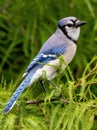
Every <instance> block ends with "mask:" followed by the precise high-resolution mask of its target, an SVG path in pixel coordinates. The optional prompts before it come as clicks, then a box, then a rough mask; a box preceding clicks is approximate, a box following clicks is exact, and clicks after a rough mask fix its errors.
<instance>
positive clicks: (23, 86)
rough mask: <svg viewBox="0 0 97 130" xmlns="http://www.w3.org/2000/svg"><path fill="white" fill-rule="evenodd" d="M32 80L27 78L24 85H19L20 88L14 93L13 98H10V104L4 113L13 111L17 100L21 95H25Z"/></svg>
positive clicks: (23, 82)
mask: <svg viewBox="0 0 97 130" xmlns="http://www.w3.org/2000/svg"><path fill="white" fill-rule="evenodd" d="M30 80H31V79H30V78H29V77H26V78H25V79H24V80H23V81H22V83H21V84H20V85H19V87H18V88H17V89H16V91H15V92H14V93H13V95H12V97H11V98H10V100H9V102H8V103H7V105H6V107H5V109H4V113H7V112H8V111H10V110H11V109H12V107H13V106H14V104H15V102H16V101H17V99H18V98H19V97H20V95H21V94H22V93H23V91H24V90H25V89H26V88H27V86H28V85H29V82H30Z"/></svg>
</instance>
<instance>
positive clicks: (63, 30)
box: [58, 25, 76, 43]
mask: <svg viewBox="0 0 97 130" xmlns="http://www.w3.org/2000/svg"><path fill="white" fill-rule="evenodd" d="M58 27H59V28H60V29H61V31H62V32H63V33H64V34H65V35H66V36H67V37H68V38H69V39H70V40H72V41H73V42H74V43H76V41H75V40H73V39H72V38H71V37H69V36H68V34H67V31H66V29H65V25H64V26H62V27H61V26H60V25H58Z"/></svg>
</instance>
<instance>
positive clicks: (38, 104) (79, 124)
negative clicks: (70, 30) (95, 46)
mask: <svg viewBox="0 0 97 130" xmlns="http://www.w3.org/2000/svg"><path fill="white" fill-rule="evenodd" d="M61 60H62V59H61ZM96 62H97V56H95V57H93V59H92V60H91V62H90V63H88V64H87V66H86V68H85V70H84V71H83V73H82V77H81V78H80V79H77V80H76V79H74V76H73V74H72V71H71V69H70V68H69V66H67V69H66V71H63V72H61V70H60V75H59V76H58V77H57V78H56V79H55V83H56V88H54V86H52V84H50V85H49V86H48V90H47V93H45V92H44V91H43V90H42V91H41V92H40V93H38V95H37V96H34V95H33V94H34V92H35V90H34V89H35V88H33V87H30V88H29V89H28V90H27V91H26V92H25V93H24V94H22V96H21V97H20V99H19V101H17V103H16V105H15V106H14V108H13V109H12V110H11V111H10V112H9V113H8V114H5V115H4V114H0V120H1V121H0V129H2V130H6V129H8V130H10V129H11V130H15V129H18V130H20V129H21V130H26V129H28V130H35V129H38V130H84V129H85V130H90V129H93V130H95V129H94V127H93V126H95V122H94V120H95V121H96V116H97V98H96V96H97V93H94V92H93V91H92V89H91V88H92V87H94V86H95V84H97V64H96ZM61 63H63V61H62V62H61ZM64 64H65V63H64ZM65 77H66V79H65ZM63 79H64V81H63ZM36 84H37V83H35V85H36ZM12 86H13V82H11V83H10V84H9V87H8V88H9V89H8V90H7V89H6V88H7V84H6V81H4V79H3V78H2V82H1V87H0V88H1V91H0V92H1V94H0V104H1V108H0V113H2V112H3V108H4V106H5V103H4V102H5V100H6V101H7V100H8V99H9V97H10V94H11V93H12V89H11V88H12ZM39 87H40V86H39ZM7 95H8V96H7ZM35 98H36V99H35ZM29 99H31V101H26V100H29ZM95 128H97V127H95Z"/></svg>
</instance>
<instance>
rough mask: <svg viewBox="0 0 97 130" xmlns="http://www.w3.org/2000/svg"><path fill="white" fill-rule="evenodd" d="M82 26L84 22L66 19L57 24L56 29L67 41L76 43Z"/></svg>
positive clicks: (71, 18) (70, 18)
mask: <svg viewBox="0 0 97 130" xmlns="http://www.w3.org/2000/svg"><path fill="white" fill-rule="evenodd" d="M84 24H86V22H85V21H80V20H78V19H77V18H76V17H67V18H63V19H61V20H60V21H59V22H58V27H59V29H61V31H62V32H63V33H64V34H65V35H66V36H67V37H68V38H69V39H71V40H73V41H75V42H76V41H77V40H78V38H79V34H80V26H82V25H84Z"/></svg>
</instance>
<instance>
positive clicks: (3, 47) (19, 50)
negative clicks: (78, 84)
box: [0, 0, 97, 82]
mask: <svg viewBox="0 0 97 130" xmlns="http://www.w3.org/2000/svg"><path fill="white" fill-rule="evenodd" d="M68 16H75V17H77V18H79V19H80V20H84V21H87V25H85V26H83V27H82V28H81V35H80V38H79V41H78V49H77V54H76V56H75V58H74V60H73V62H72V63H71V64H70V67H71V68H72V70H73V72H74V74H75V77H78V76H80V74H81V72H82V71H83V69H84V68H85V66H86V64H87V63H88V62H89V61H90V60H91V59H92V57H93V56H94V55H96V54H97V0H81V1H78V0H69V1H68V0H52V1H50V0H46V1H44V0H1V1H0V79H1V77H2V76H4V77H5V79H6V80H7V82H10V80H11V79H13V80H14V81H15V80H16V79H18V78H19V76H21V75H22V74H23V72H24V70H25V69H26V67H27V65H28V64H29V63H30V61H31V60H32V59H33V58H34V57H35V55H36V54H37V53H38V51H39V49H40V47H41V46H42V44H43V43H44V42H45V41H46V40H47V39H48V38H49V36H51V35H52V34H53V33H54V31H55V30H56V28H57V21H58V20H60V19H61V18H64V17H68Z"/></svg>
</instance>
